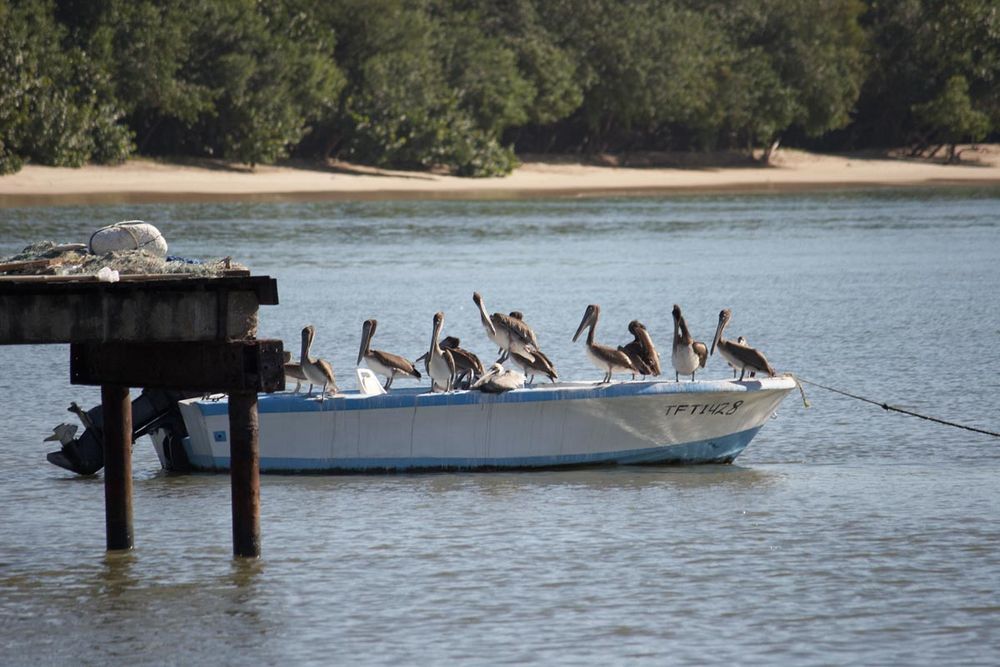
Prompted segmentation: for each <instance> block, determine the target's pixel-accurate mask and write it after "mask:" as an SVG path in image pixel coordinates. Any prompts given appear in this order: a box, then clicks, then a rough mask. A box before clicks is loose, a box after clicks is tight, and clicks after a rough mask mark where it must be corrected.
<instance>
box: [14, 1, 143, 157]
mask: <svg viewBox="0 0 1000 667" xmlns="http://www.w3.org/2000/svg"><path fill="white" fill-rule="evenodd" d="M64 39H66V30H65V28H63V27H61V26H60V25H59V24H57V23H56V22H55V20H54V16H53V5H52V4H51V3H48V2H24V3H13V2H8V1H7V0H2V2H0V73H2V76H0V144H2V148H0V172H9V171H16V170H17V169H19V168H20V166H21V164H22V163H23V160H24V159H30V160H32V161H34V162H37V163H39V164H46V165H52V166H58V167H62V166H69V167H76V166H80V165H82V164H84V163H85V162H87V161H95V162H104V163H110V162H120V161H122V160H124V159H125V158H126V157H127V156H128V155H129V153H130V152H131V149H132V145H131V133H130V132H129V130H128V129H127V128H126V127H124V126H122V125H120V124H118V120H119V119H120V118H121V112H120V111H119V110H118V108H117V107H116V105H115V103H114V100H113V98H112V97H111V96H110V95H109V78H108V75H107V73H106V72H104V71H103V70H102V69H101V68H100V67H99V66H96V65H95V64H94V63H93V62H92V61H90V60H89V59H88V58H87V57H86V55H85V53H84V52H83V51H82V50H81V49H79V48H78V47H75V46H70V47H64V46H63V41H64Z"/></svg>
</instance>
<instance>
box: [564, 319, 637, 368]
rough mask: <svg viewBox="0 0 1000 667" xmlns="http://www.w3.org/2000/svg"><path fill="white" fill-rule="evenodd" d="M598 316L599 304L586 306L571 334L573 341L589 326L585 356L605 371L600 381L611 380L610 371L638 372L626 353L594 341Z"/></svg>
mask: <svg viewBox="0 0 1000 667" xmlns="http://www.w3.org/2000/svg"><path fill="white" fill-rule="evenodd" d="M600 316H601V308H600V306H598V305H597V304H593V303H592V304H590V305H589V306H587V310H586V311H584V313H583V319H582V320H581V321H580V326H579V327H577V329H576V333H575V334H573V342H574V343H575V342H576V339H577V338H579V337H580V334H581V333H582V332H583V330H584V329H585V328H586V327H588V326H589V327H590V333H588V334H587V356H589V357H590V361H591V362H593V364H594V365H595V366H597V367H598V368H599V369H601V370H602V371H604V372H605V375H604V379H603V380H602V381H601V382H611V374H612V373H638V372H639V371H638V369H636V367H635V365H634V364H633V363H632V360H631V359H629V358H628V355H627V354H625V353H624V352H622V351H621V350H616V349H615V348H613V347H608V346H607V345H600V344H598V343H595V342H594V329H595V328H596V327H597V318H599V317H600Z"/></svg>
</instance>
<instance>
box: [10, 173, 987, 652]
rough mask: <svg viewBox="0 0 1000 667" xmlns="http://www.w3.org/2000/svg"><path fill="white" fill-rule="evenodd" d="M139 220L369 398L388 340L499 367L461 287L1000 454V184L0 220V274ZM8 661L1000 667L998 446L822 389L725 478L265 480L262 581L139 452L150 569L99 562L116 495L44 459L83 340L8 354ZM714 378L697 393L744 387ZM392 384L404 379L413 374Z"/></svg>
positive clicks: (142, 211) (183, 489)
mask: <svg viewBox="0 0 1000 667" xmlns="http://www.w3.org/2000/svg"><path fill="white" fill-rule="evenodd" d="M126 219H142V220H146V221H148V222H152V223H153V224H155V225H157V226H158V227H159V228H160V230H161V231H162V232H163V234H164V235H165V237H166V238H167V241H168V242H169V244H170V252H171V253H172V254H177V255H182V256H186V257H196V258H210V257H221V256H227V255H228V256H232V257H233V258H234V259H236V260H237V261H240V262H242V263H244V264H246V265H248V266H250V267H252V269H253V271H254V273H256V274H261V275H270V276H273V277H275V278H277V279H278V286H279V295H280V301H281V303H280V305H278V306H268V307H263V308H262V311H261V329H260V334H261V336H266V337H280V338H282V339H284V340H285V341H286V345H287V347H289V348H290V349H295V350H297V342H298V339H299V337H298V332H299V330H300V328H301V327H302V326H303V325H305V324H310V323H311V324H314V325H316V328H317V337H316V342H315V351H316V353H318V354H319V355H321V356H324V357H326V358H328V359H330V360H331V362H332V363H333V365H334V368H335V369H336V371H337V373H338V377H339V378H341V383H342V385H346V386H348V387H351V386H353V379H352V374H353V366H354V361H355V358H356V356H357V351H358V345H359V343H360V335H361V324H362V322H363V321H364V320H365V319H367V318H370V317H376V318H378V320H379V330H378V334H377V336H376V340H375V346H376V347H378V348H380V349H385V350H390V351H394V352H397V353H400V354H404V355H406V356H409V357H410V358H411V359H413V358H415V357H417V356H419V355H420V354H421V353H422V352H423V351H424V350H426V348H427V344H428V341H429V338H430V334H431V318H432V315H433V314H434V312H435V311H438V310H441V311H444V312H445V315H446V325H445V331H446V333H450V334H453V335H457V336H459V337H461V338H462V340H463V344H464V345H466V346H468V347H469V348H471V349H473V350H474V351H476V352H477V353H479V354H480V356H482V357H483V358H484V359H486V358H491V357H490V355H489V353H490V352H492V350H491V349H490V345H489V344H488V342H487V340H486V338H485V336H484V334H483V332H482V329H481V327H480V324H479V321H478V315H477V312H476V310H475V306H474V304H473V302H472V292H473V291H480V292H481V293H482V294H483V297H484V299H485V302H486V307H487V308H488V309H489V310H490V311H493V310H501V311H507V310H514V309H517V310H521V311H523V312H524V315H525V319H526V320H527V321H528V322H529V323H530V324H531V325H532V326H533V327H534V328H535V329H536V331H537V332H538V335H539V338H540V341H541V343H542V345H543V348H544V349H545V350H546V352H547V353H548V354H549V356H550V357H551V358H552V359H553V361H554V362H555V364H556V366H557V367H558V369H559V371H560V375H561V376H562V377H564V378H567V379H597V378H598V377H599V376H600V372H599V371H597V370H596V369H594V368H593V367H592V366H590V364H589V362H588V360H587V358H586V355H585V354H584V350H583V345H582V343H579V342H578V343H576V344H574V343H572V342H571V340H570V339H571V337H572V335H573V332H574V331H575V329H576V327H577V324H578V323H579V321H580V318H581V317H582V316H583V312H584V309H585V307H586V305H587V304H588V303H597V304H600V306H601V321H600V323H599V325H598V327H597V338H598V340H600V341H604V342H608V343H614V344H620V343H623V342H625V341H626V340H628V333H627V331H626V330H625V326H626V324H627V322H628V321H629V320H631V319H634V318H635V319H639V320H641V321H643V322H644V323H645V324H646V326H647V328H648V329H649V330H650V332H651V334H652V336H653V338H654V340H655V341H656V342H657V343H658V345H659V347H660V350H661V354H662V355H663V356H664V359H665V360H667V361H668V360H669V344H670V335H671V326H672V322H671V315H670V309H671V306H672V305H673V304H674V303H678V304H680V305H681V306H682V307H683V309H684V312H685V315H686V317H687V320H688V323H689V325H690V327H691V329H692V332H693V334H694V335H695V337H696V338H699V339H701V340H705V341H708V342H711V337H712V335H713V333H714V330H715V323H716V320H717V317H718V313H719V310H720V309H721V308H723V307H729V308H732V310H733V322H732V324H731V325H730V328H729V330H728V331H727V334H728V335H730V336H731V337H733V338H735V337H736V336H737V335H741V334H742V335H745V336H746V337H747V338H748V340H749V342H750V344H751V345H756V346H758V347H759V348H760V349H762V350H764V351H765V352H766V353H767V355H768V358H769V359H770V360H771V362H772V363H773V364H774V366H775V367H777V368H778V370H779V371H791V372H794V373H796V374H797V375H799V376H800V377H803V378H805V379H809V380H812V381H815V382H820V383H823V384H826V385H829V386H833V387H836V388H840V389H843V390H846V391H849V392H851V393H855V394H858V395H861V396H864V397H867V398H871V399H873V400H876V401H879V402H882V401H886V402H888V403H891V404H893V405H897V406H901V407H904V408H906V409H909V410H912V411H915V412H919V413H922V414H929V415H933V416H936V417H940V418H943V419H947V420H950V421H955V422H959V423H963V424H968V425H971V426H975V427H979V428H985V429H988V430H993V431H996V430H1000V411H998V406H1000V401H998V399H997V395H998V389H1000V354H998V353H997V352H996V349H995V348H996V345H997V343H998V342H1000V307H998V304H1000V301H998V296H997V295H998V294H1000V190H998V189H995V188H992V189H990V188H985V189H977V188H962V189H959V188H947V189H923V190H915V189H909V190H884V189H883V190H871V191H852V192H825V193H800V194H773V195H771V194H760V195H699V196H672V197H648V198H641V197H636V198H562V199H530V200H514V201H388V202H378V201H366V202H345V201H338V202H329V201H327V202H308V201H306V202H247V203H226V204H205V203H175V204H147V205H134V204H128V205H126V204H122V205H100V206H60V207H33V208H8V209H0V256H5V255H10V254H13V253H15V252H17V251H19V250H20V249H21V248H22V247H24V246H25V245H27V244H28V243H31V242H33V241H37V240H42V239H51V240H54V241H60V242H70V241H86V240H87V238H89V235H90V233H92V232H93V231H94V230H95V229H97V228H98V227H100V226H102V225H105V224H109V223H112V222H115V221H118V220H126ZM0 370H2V373H0V390H2V395H3V396H4V405H3V408H2V410H0V470H2V477H0V508H3V520H2V522H0V643H2V645H3V653H2V655H3V657H2V658H0V662H2V663H4V664H16V665H47V664H101V665H109V664H123V665H164V664H184V665H188V664H247V663H256V662H259V663H260V664H282V665H283V664H375V665H398V664H419V665H441V664H462V665H476V664H507V663H519V664H523V663H534V664H546V665H557V664H567V665H568V664H572V665H607V664H626V663H627V664H639V665H642V664H648V665H663V664H705V663H739V664H794V665H809V664H817V665H820V664H822V665H831V664H850V665H856V664H945V663H950V664H963V665H970V664H984V665H985V664H996V663H997V662H998V661H1000V595H998V590H1000V559H998V556H997V552H996V549H997V545H998V544H1000V513H998V510H1000V440H997V439H994V438H991V437H988V436H985V435H978V434H975V433H971V432H969V431H964V430H960V429H956V428H950V427H947V426H942V425H939V424H934V423H931V422H927V421H923V420H919V419H915V418H912V417H908V416H903V415H900V414H894V413H888V412H884V411H883V410H880V409H879V408H878V407H876V406H873V405H870V404H867V403H863V402H860V401H856V400H851V399H848V398H846V397H843V396H841V395H837V394H833V393H830V392H826V391H822V390H820V389H817V388H815V387H811V386H809V385H807V386H806V393H807V396H808V398H809V401H810V403H811V407H809V408H805V407H804V406H803V404H802V401H801V399H800V398H799V396H798V394H797V393H794V394H792V395H790V396H789V397H788V398H786V399H785V402H784V403H783V404H782V406H781V409H780V410H779V411H778V414H777V417H776V418H775V419H774V420H772V421H771V422H770V423H769V424H767V425H766V426H765V428H764V429H763V430H762V431H761V432H760V434H759V435H758V436H757V437H756V439H755V440H754V441H753V442H752V443H751V445H750V447H749V448H748V449H747V451H746V452H744V453H743V455H741V456H740V458H738V459H737V460H736V463H735V464H733V465H726V466H696V467H690V468H673V467H635V468H631V467H621V468H609V469H588V470H575V471H565V472H551V471H549V472H537V473H467V474H424V475H389V476H343V477H337V476H329V477H327V476H310V477H292V476H265V477H264V478H263V479H262V483H261V524H262V535H263V557H262V558H261V559H260V560H259V561H250V562H247V561H235V560H233V559H232V557H231V553H232V547H231V518H230V509H229V479H228V476H226V475H173V474H166V473H164V472H163V471H161V470H160V468H159V464H158V462H157V460H156V457H155V455H154V453H153V451H152V448H151V446H149V444H148V443H147V442H146V441H145V440H143V441H140V442H139V443H138V444H137V445H136V448H135V454H134V461H133V468H134V478H135V487H134V511H135V524H134V525H135V542H136V549H135V550H134V552H131V553H128V554H110V555H109V554H106V553H105V551H104V515H103V502H104V499H103V484H102V480H101V478H100V476H99V475H98V476H97V477H94V478H89V479H82V478H77V477H76V476H75V475H73V474H71V473H68V472H67V471H64V470H62V469H60V468H56V467H54V466H52V465H50V464H48V463H47V462H46V461H45V452H46V451H49V449H47V448H46V446H45V445H51V444H52V443H45V445H43V444H42V442H41V441H42V439H43V438H44V437H45V436H46V435H48V434H49V433H50V432H51V428H52V427H53V426H55V425H56V424H58V423H59V422H61V421H71V420H72V419H74V418H73V417H72V415H70V414H69V413H67V412H66V407H67V406H68V405H69V403H70V401H73V400H75V401H77V402H79V403H80V404H81V405H84V406H87V407H89V406H91V405H93V404H95V403H97V402H99V392H98V391H97V390H96V389H94V388H88V387H75V386H72V385H70V384H69V350H68V346H52V347H35V346H28V347H16V348H13V347H9V348H0ZM728 373H729V369H728V368H727V367H726V366H725V364H724V362H723V361H722V360H721V359H719V358H718V357H717V356H716V357H713V358H712V359H711V360H710V362H709V366H708V369H707V370H706V372H705V374H704V377H716V378H721V377H726V376H727V375H728ZM397 382H398V383H400V385H401V386H403V385H405V384H407V383H406V381H403V380H397Z"/></svg>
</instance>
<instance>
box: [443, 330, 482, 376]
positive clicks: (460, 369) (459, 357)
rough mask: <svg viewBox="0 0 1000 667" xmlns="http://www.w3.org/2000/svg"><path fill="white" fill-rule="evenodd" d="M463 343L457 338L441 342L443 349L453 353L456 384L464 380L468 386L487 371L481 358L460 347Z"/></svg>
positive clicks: (445, 339)
mask: <svg viewBox="0 0 1000 667" xmlns="http://www.w3.org/2000/svg"><path fill="white" fill-rule="evenodd" d="M461 342H462V341H460V340H459V339H458V338H457V337H456V336H446V337H444V338H443V339H442V340H441V348H442V349H444V350H448V351H449V352H451V358H452V359H453V360H454V361H455V382H459V381H461V380H463V379H464V380H465V381H466V383H467V384H471V383H472V382H473V381H474V380H475V379H476V378H478V377H480V376H481V375H482V374H483V373H485V372H486V371H485V369H484V368H483V362H481V361H480V360H479V357H477V356H476V355H475V354H473V353H472V352H469V351H468V350H466V349H464V348H462V347H459V346H460V345H461Z"/></svg>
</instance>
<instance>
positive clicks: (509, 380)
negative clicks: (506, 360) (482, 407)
mask: <svg viewBox="0 0 1000 667" xmlns="http://www.w3.org/2000/svg"><path fill="white" fill-rule="evenodd" d="M522 387H524V375H522V374H521V373H518V372H517V371H508V370H505V369H504V367H503V366H501V365H500V364H499V363H495V364H493V365H492V366H491V367H490V369H489V370H488V371H486V372H485V373H484V374H483V376H482V377H481V378H479V379H478V380H476V381H475V382H473V383H472V386H471V387H469V388H470V389H478V390H479V391H485V392H486V393H488V394H499V393H501V392H504V391H510V390H512V389H521V388H522Z"/></svg>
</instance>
